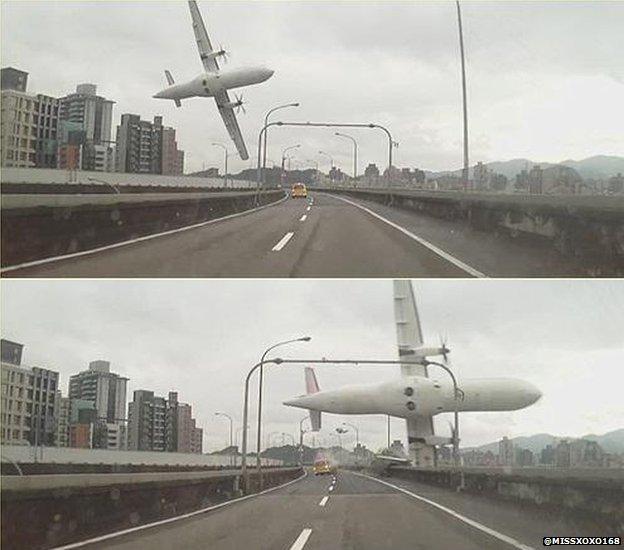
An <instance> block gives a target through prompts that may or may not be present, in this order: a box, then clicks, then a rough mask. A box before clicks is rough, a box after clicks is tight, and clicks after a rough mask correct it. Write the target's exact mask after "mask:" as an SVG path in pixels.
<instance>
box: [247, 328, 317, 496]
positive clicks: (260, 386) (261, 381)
mask: <svg viewBox="0 0 624 550" xmlns="http://www.w3.org/2000/svg"><path fill="white" fill-rule="evenodd" d="M311 339H312V338H311V337H310V336H302V337H301V338H293V339H291V340H285V341H283V342H278V343H277V344H273V345H272V346H270V347H268V348H267V349H266V350H264V353H263V354H262V357H261V359H260V363H261V365H260V374H259V377H258V426H257V434H256V448H257V451H258V457H257V462H256V468H257V469H258V477H259V480H260V484H262V464H261V460H260V450H261V442H262V390H263V387H264V368H263V367H262V363H264V361H265V359H266V357H267V354H268V353H269V352H270V351H272V350H274V349H275V348H278V347H281V346H285V345H287V344H293V343H295V342H309V341H310V340H311Z"/></svg>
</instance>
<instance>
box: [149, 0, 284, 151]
mask: <svg viewBox="0 0 624 550" xmlns="http://www.w3.org/2000/svg"><path fill="white" fill-rule="evenodd" d="M188 5H189V9H190V10H191V19H192V21H193V32H194V33H195V40H196V42H197V48H198V49H199V57H200V59H201V61H202V63H203V65H204V72H202V73H201V74H200V75H198V76H196V77H195V78H194V79H193V80H190V81H188V82H185V83H183V84H176V83H175V82H174V80H173V77H172V76H171V73H170V72H169V71H168V70H166V71H165V77H166V78H167V84H168V85H169V86H168V87H167V88H165V89H164V90H162V91H160V92H158V93H157V94H154V96H153V97H154V98H156V99H169V100H173V101H174V102H175V105H176V107H181V106H182V102H181V100H183V99H187V98H190V97H213V98H214V100H215V102H216V103H217V109H218V110H219V114H220V115H221V118H222V119H223V122H224V123H225V127H226V128H227V131H228V132H229V134H230V138H232V141H233V142H234V144H235V145H236V149H237V150H238V154H239V155H240V157H241V159H242V160H247V159H248V158H249V153H248V152H247V147H246V146H245V140H244V139H243V135H242V134H241V130H240V127H239V125H238V121H237V120H236V115H235V113H234V110H235V109H236V110H237V111H240V110H241V109H242V110H243V112H244V107H243V105H244V101H243V97H242V94H241V95H240V96H238V95H236V94H234V97H235V99H236V100H235V101H232V100H231V99H230V96H229V94H228V90H232V89H236V88H242V87H245V86H251V85H253V84H260V83H261V82H264V81H266V80H268V79H269V78H271V77H272V76H273V73H274V71H273V70H271V69H269V68H267V67H243V68H238V69H227V70H224V69H221V68H220V67H219V61H218V60H220V59H225V58H226V57H227V52H226V51H225V50H224V49H223V48H219V49H218V50H214V49H213V47H212V44H211V43H210V38H208V32H207V31H206V26H205V25H204V21H203V19H202V16H201V13H200V12H199V8H198V7H197V2H196V1H195V0H189V3H188Z"/></svg>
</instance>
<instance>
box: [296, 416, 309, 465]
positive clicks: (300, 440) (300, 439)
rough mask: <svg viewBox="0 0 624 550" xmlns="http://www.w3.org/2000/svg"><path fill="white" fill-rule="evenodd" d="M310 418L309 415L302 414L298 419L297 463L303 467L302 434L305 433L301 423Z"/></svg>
mask: <svg viewBox="0 0 624 550" xmlns="http://www.w3.org/2000/svg"><path fill="white" fill-rule="evenodd" d="M309 418H310V416H309V415H306V416H304V417H303V418H302V419H301V420H300V421H299V464H300V465H301V467H302V468H303V434H304V433H305V432H304V430H303V423H304V422H305V421H306V420H308V419H309Z"/></svg>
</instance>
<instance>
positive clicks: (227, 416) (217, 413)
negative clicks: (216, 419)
mask: <svg viewBox="0 0 624 550" xmlns="http://www.w3.org/2000/svg"><path fill="white" fill-rule="evenodd" d="M214 414H215V416H223V417H225V418H227V419H228V420H229V421H230V453H231V452H232V445H234V441H233V439H232V435H233V434H232V432H233V428H234V421H233V420H232V417H231V416H230V415H229V414H226V413H223V412H216V413H214ZM231 464H232V456H231V454H230V465H231Z"/></svg>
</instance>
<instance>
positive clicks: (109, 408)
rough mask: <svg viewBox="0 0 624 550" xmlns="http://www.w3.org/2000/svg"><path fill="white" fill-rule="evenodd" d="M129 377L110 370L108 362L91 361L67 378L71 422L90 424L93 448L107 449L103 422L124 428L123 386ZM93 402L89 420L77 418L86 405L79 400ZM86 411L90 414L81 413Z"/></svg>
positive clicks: (124, 392) (124, 403) (125, 387)
mask: <svg viewBox="0 0 624 550" xmlns="http://www.w3.org/2000/svg"><path fill="white" fill-rule="evenodd" d="M127 384H128V378H125V377H123V376H120V375H119V374H116V373H113V372H110V363H109V362H108V361H91V363H89V368H88V370H86V371H82V372H80V373H78V374H74V375H73V376H71V377H70V379H69V397H70V399H71V400H72V403H71V424H76V423H78V424H84V423H93V424H94V425H95V426H94V428H93V431H92V441H93V446H94V447H96V448H104V449H106V448H108V436H107V434H106V433H105V432H107V428H106V426H105V425H106V424H118V425H121V426H124V427H125V424H126V420H127V417H126V389H127ZM76 400H82V401H86V402H88V403H92V404H93V409H94V410H95V413H94V418H93V419H92V420H88V421H87V420H85V418H83V419H80V418H77V417H76V415H80V414H81V412H80V411H84V410H85V409H87V408H88V407H85V406H82V405H81V402H80V401H78V402H77V401H76ZM82 414H83V416H84V415H85V414H90V413H84V412H83V413H82Z"/></svg>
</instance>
